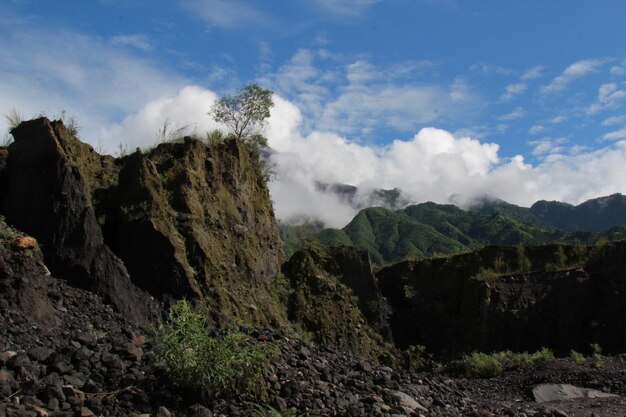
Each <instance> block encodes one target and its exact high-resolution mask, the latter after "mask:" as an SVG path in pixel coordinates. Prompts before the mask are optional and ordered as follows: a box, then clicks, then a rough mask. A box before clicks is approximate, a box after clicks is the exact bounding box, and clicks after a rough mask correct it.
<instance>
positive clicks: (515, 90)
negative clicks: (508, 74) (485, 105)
mask: <svg viewBox="0 0 626 417" xmlns="http://www.w3.org/2000/svg"><path fill="white" fill-rule="evenodd" d="M527 88H528V86H527V85H526V84H522V83H517V84H509V85H507V86H506V88H505V89H504V94H502V96H500V100H502V101H510V100H512V99H513V98H514V97H515V96H518V95H520V94H522V93H523V92H524V91H526V89H527Z"/></svg>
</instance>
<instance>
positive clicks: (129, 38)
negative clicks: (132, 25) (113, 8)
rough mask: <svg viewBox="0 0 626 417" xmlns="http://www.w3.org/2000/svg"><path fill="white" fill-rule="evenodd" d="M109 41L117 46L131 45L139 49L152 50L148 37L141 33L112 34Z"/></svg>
mask: <svg viewBox="0 0 626 417" xmlns="http://www.w3.org/2000/svg"><path fill="white" fill-rule="evenodd" d="M111 43H112V44H113V45H119V46H131V47H133V48H137V49H141V50H142V51H150V50H152V45H151V44H150V40H149V39H148V37H147V36H146V35H141V34H135V35H117V36H113V37H112V38H111Z"/></svg>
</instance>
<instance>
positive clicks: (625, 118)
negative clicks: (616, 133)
mask: <svg viewBox="0 0 626 417" xmlns="http://www.w3.org/2000/svg"><path fill="white" fill-rule="evenodd" d="M619 124H626V114H625V115H622V116H611V117H609V118H608V119H605V120H604V121H603V122H602V126H614V125H619Z"/></svg>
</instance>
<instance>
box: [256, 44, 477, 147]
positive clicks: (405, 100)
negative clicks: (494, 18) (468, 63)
mask: <svg viewBox="0 0 626 417" xmlns="http://www.w3.org/2000/svg"><path fill="white" fill-rule="evenodd" d="M346 61H347V59H346V58H345V57H343V56H340V55H334V54H330V53H328V52H327V51H324V50H317V51H315V50H308V49H302V50H299V51H298V52H297V53H296V54H295V55H294V56H293V57H292V58H291V59H290V60H289V62H288V63H287V64H285V65H283V66H282V67H280V68H279V70H278V71H277V72H276V73H275V74H273V75H271V76H269V77H268V78H267V79H265V80H263V83H264V84H269V85H270V86H271V88H272V89H274V90H275V91H277V92H278V93H279V94H281V95H283V96H285V97H289V99H291V100H292V101H293V102H294V103H295V104H296V105H297V106H298V107H299V108H300V110H301V111H302V112H303V114H304V115H305V118H304V130H305V131H313V130H320V131H327V130H328V131H334V132H337V133H340V134H346V135H360V136H361V137H362V138H367V137H369V136H371V135H372V134H373V132H375V131H376V130H377V129H388V128H395V129H401V130H412V129H416V128H417V127H418V126H420V125H422V124H424V123H433V122H435V121H442V120H453V119H455V118H459V117H461V116H465V115H467V114H468V113H472V112H474V111H476V109H477V108H479V105H478V104H477V103H476V102H477V100H476V98H475V95H476V94H475V93H474V92H473V90H472V89H471V88H470V86H469V85H468V84H467V83H466V82H465V81H464V80H463V79H461V78H457V79H455V80H453V81H452V82H451V83H450V84H449V85H447V86H446V85H435V84H430V85H428V84H426V85H422V84H415V82H414V78H415V73H419V72H421V71H430V70H431V69H432V67H433V63H432V62H428V61H417V62H407V63H404V65H390V66H384V65H382V66H381V65H375V64H373V63H371V62H370V61H368V60H367V59H365V58H360V59H357V60H356V61H349V62H347V63H346Z"/></svg>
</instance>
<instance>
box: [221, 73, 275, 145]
mask: <svg viewBox="0 0 626 417" xmlns="http://www.w3.org/2000/svg"><path fill="white" fill-rule="evenodd" d="M273 106H274V102H273V101H272V91H270V90H267V89H264V88H262V87H260V86H258V85H257V84H248V85H247V86H245V87H243V88H242V89H241V90H240V91H239V93H237V94H236V95H234V96H231V95H225V96H224V97H222V98H220V99H219V100H217V101H216V102H215V104H214V105H213V107H212V108H211V111H210V112H209V114H211V115H212V116H213V118H214V119H215V121H217V122H219V123H223V124H224V125H226V127H227V128H228V129H229V134H232V135H233V136H234V137H235V138H237V139H239V140H242V141H243V142H245V143H248V144H250V145H252V146H253V147H255V148H257V149H258V148H259V147H263V146H267V139H265V137H263V135H261V132H262V131H263V128H264V127H265V124H266V119H267V118H269V117H270V108H271V107H273Z"/></svg>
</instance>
